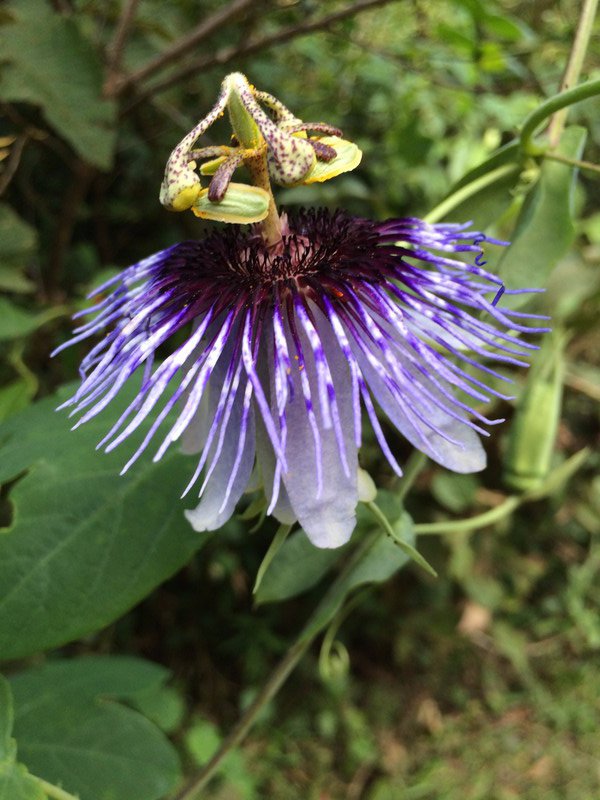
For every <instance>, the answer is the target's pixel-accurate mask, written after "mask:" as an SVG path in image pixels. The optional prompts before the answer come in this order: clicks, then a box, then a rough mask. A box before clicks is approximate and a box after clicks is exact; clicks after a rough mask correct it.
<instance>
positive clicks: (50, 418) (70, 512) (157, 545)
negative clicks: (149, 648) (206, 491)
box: [0, 386, 209, 659]
mask: <svg viewBox="0 0 600 800" xmlns="http://www.w3.org/2000/svg"><path fill="white" fill-rule="evenodd" d="M133 391H135V387H134V386H132V387H131V389H130V390H129V394H130V398H129V399H131V394H132V392H133ZM67 395H68V392H67V391H66V390H63V391H62V392H61V393H60V395H59V396H58V397H53V398H48V399H47V400H44V401H42V402H40V403H37V404H35V405H33V406H31V407H30V408H28V409H26V410H25V411H23V412H22V413H20V414H17V415H15V416H13V417H11V418H10V419H8V420H6V421H5V422H4V423H2V425H0V482H6V481H8V480H10V479H12V478H14V477H15V476H18V475H19V474H20V473H22V472H23V471H25V470H26V471H27V472H26V474H25V475H24V476H23V477H21V478H20V479H19V480H18V481H17V483H16V484H15V485H14V486H13V488H12V490H11V491H10V494H9V500H10V503H11V504H12V508H13V521H12V524H11V526H10V527H9V528H8V529H5V530H4V531H2V533H1V534H0V658H4V659H8V658H17V657H20V656H24V655H28V654H30V653H33V652H36V651H39V650H42V649H45V648H48V647H55V646H57V645H60V644H63V643H65V642H68V641H71V640H73V639H75V638H77V637H79V636H82V635H84V634H86V633H88V632H90V631H93V630H97V629H98V628H101V627H103V626H104V625H107V624H108V623H110V622H112V621H113V620H114V619H116V618H117V617H119V616H120V615H121V614H123V613H124V612H125V611H127V610H128V609H129V608H131V607H132V606H133V605H134V604H135V603H137V602H139V601H140V600H141V599H142V598H143V597H145V596H146V595H147V594H148V593H149V592H150V591H152V589H153V588H154V587H156V586H157V585H158V584H159V583H161V582H162V581H164V580H165V579H166V578H168V577H169V576H170V575H172V574H173V573H174V572H176V571H177V570H178V569H180V568H181V567H182V566H183V565H184V564H186V563H187V562H188V561H189V559H190V558H191V556H192V555H193V553H194V552H195V551H196V550H197V549H198V548H199V547H201V546H202V544H203V543H204V542H205V541H206V540H207V538H208V536H209V534H205V535H201V534H198V533H195V532H194V531H192V530H191V528H190V526H189V525H188V523H187V522H186V521H185V519H184V516H183V507H184V506H183V504H182V503H181V502H180V500H179V495H180V493H181V489H182V487H183V486H185V484H186V482H187V479H188V478H189V472H190V469H191V467H192V464H191V462H190V459H189V458H186V457H184V456H181V455H178V454H177V453H173V454H171V455H167V456H166V457H165V458H163V460H162V461H160V462H159V463H157V464H153V463H152V461H151V458H150V455H148V456H147V457H145V458H142V459H140V463H138V465H136V467H134V468H133V469H132V470H131V472H130V473H128V474H127V476H125V477H120V476H119V470H120V468H121V466H122V464H123V462H124V460H125V458H126V456H125V454H124V453H123V452H119V451H117V452H116V453H113V454H110V455H106V454H103V453H99V452H97V451H96V450H95V445H96V443H97V442H98V440H99V439H100V438H101V437H102V435H103V434H104V433H105V432H106V430H107V428H108V427H109V425H110V424H111V422H112V421H114V420H115V419H116V417H117V415H118V414H119V413H120V412H121V411H122V409H123V402H124V401H125V400H126V399H127V398H126V397H124V398H123V399H122V401H121V402H120V403H115V404H113V406H114V407H112V408H110V409H107V410H106V411H105V412H104V413H103V414H101V415H100V416H99V418H96V419H95V420H93V421H91V422H90V423H88V424H87V425H85V426H83V427H82V428H81V429H78V430H77V431H76V432H70V431H69V423H68V421H67V418H66V415H65V413H64V412H63V413H56V412H55V410H54V409H55V407H56V405H58V403H59V402H60V401H61V400H64V399H65V397H66V396H67Z"/></svg>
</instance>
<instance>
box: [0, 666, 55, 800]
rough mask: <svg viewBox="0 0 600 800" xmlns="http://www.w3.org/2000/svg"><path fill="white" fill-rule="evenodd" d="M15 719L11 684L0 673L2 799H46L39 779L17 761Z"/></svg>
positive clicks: (0, 785)
mask: <svg viewBox="0 0 600 800" xmlns="http://www.w3.org/2000/svg"><path fill="white" fill-rule="evenodd" d="M13 721H14V712H13V697H12V692H11V689H10V684H9V683H8V681H7V680H6V678H4V677H3V676H2V675H0V800H45V797H46V795H45V794H44V792H43V791H42V789H41V787H40V784H39V783H38V781H37V780H36V779H35V778H34V777H32V776H31V775H29V774H28V772H27V770H26V769H25V767H24V766H22V765H21V764H17V763H16V756H17V747H16V743H15V740H14V739H13V738H12V730H13Z"/></svg>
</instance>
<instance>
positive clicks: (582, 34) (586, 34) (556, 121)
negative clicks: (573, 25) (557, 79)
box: [548, 0, 598, 148]
mask: <svg viewBox="0 0 600 800" xmlns="http://www.w3.org/2000/svg"><path fill="white" fill-rule="evenodd" d="M597 8H598V0H585V1H584V3H583V7H582V9H581V14H580V16H579V22H578V23H577V32H576V34H575V40H574V42H573V47H572V48H571V53H570V55H569V62H568V64H567V68H566V70H565V74H564V76H563V79H562V83H561V86H560V91H561V92H562V91H565V90H566V89H572V88H573V87H574V86H576V85H577V81H578V80H579V76H580V74H581V69H582V67H583V61H584V59H585V54H586V52H587V48H588V44H589V42H590V37H591V35H592V30H593V26H594V19H595V17H596V11H597ZM568 113H569V109H568V108H561V109H560V110H559V111H557V112H556V113H555V114H554V116H553V117H552V120H551V122H550V127H549V128H548V141H549V142H550V147H552V148H554V147H557V146H558V143H559V142H560V137H561V135H562V132H563V128H564V127H565V123H566V121H567V114H568Z"/></svg>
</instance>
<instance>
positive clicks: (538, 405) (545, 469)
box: [504, 334, 564, 492]
mask: <svg viewBox="0 0 600 800" xmlns="http://www.w3.org/2000/svg"><path fill="white" fill-rule="evenodd" d="M563 347H564V337H561V336H559V335H556V334H555V335H553V336H552V337H551V338H549V339H548V340H547V343H546V344H544V346H543V348H542V350H541V352H540V354H539V358H538V364H539V367H537V368H536V369H534V370H533V371H532V372H531V373H530V375H529V378H528V380H527V385H526V386H525V389H524V391H523V394H522V395H521V398H520V400H519V404H518V406H517V410H516V412H515V416H514V419H513V422H512V425H511V430H510V435H509V441H508V450H507V456H506V462H505V467H504V480H505V482H506V484H507V485H508V486H510V487H511V488H513V489H516V490H518V491H522V492H526V491H531V490H532V489H535V488H536V487H537V486H539V485H540V484H541V483H542V481H543V480H544V479H545V478H546V477H547V475H548V473H549V471H550V466H551V461H552V453H553V450H554V443H555V440H556V433H557V430H558V424H559V421H560V411H561V405H562V392H563V376H564V362H563Z"/></svg>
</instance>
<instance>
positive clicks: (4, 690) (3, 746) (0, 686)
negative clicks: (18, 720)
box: [0, 675, 14, 761]
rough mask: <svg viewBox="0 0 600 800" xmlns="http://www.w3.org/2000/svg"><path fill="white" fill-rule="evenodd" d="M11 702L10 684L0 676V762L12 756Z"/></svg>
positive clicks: (12, 714)
mask: <svg viewBox="0 0 600 800" xmlns="http://www.w3.org/2000/svg"><path fill="white" fill-rule="evenodd" d="M13 719H14V713H13V701H12V692H11V691H10V684H9V683H8V681H7V680H6V678H4V677H3V676H2V675H0V761H4V760H5V759H7V758H10V757H12V756H13V754H14V746H13V745H12V744H11V734H12V729H13Z"/></svg>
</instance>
